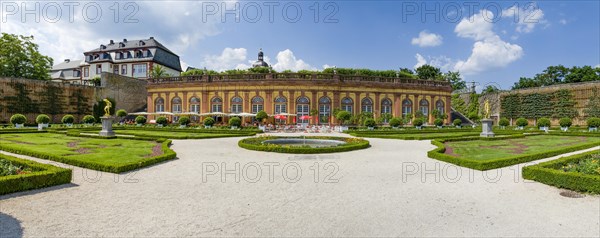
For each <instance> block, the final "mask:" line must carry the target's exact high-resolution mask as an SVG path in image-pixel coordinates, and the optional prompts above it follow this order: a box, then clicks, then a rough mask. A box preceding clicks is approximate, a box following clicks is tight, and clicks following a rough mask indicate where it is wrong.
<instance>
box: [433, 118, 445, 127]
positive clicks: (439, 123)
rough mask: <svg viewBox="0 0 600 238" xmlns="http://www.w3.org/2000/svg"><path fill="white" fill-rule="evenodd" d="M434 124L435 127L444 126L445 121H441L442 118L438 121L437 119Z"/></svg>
mask: <svg viewBox="0 0 600 238" xmlns="http://www.w3.org/2000/svg"><path fill="white" fill-rule="evenodd" d="M433 124H434V125H436V126H443V125H444V120H443V119H440V118H438V119H435V120H434V121H433Z"/></svg>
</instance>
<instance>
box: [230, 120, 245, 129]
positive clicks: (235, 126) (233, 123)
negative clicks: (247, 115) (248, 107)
mask: <svg viewBox="0 0 600 238" xmlns="http://www.w3.org/2000/svg"><path fill="white" fill-rule="evenodd" d="M229 126H230V127H231V129H232V130H236V129H238V128H240V127H241V126H242V119H240V118H239V117H232V118H230V119H229Z"/></svg>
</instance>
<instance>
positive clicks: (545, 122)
mask: <svg viewBox="0 0 600 238" xmlns="http://www.w3.org/2000/svg"><path fill="white" fill-rule="evenodd" d="M537 125H538V127H549V126H550V119H548V118H545V117H542V118H540V119H538V120H537Z"/></svg>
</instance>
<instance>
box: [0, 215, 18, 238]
mask: <svg viewBox="0 0 600 238" xmlns="http://www.w3.org/2000/svg"><path fill="white" fill-rule="evenodd" d="M0 237H2V238H5V237H7V238H8V237H10V238H13V237H23V228H22V227H21V222H19V220H17V219H15V218H14V217H11V216H9V215H6V214H4V213H0Z"/></svg>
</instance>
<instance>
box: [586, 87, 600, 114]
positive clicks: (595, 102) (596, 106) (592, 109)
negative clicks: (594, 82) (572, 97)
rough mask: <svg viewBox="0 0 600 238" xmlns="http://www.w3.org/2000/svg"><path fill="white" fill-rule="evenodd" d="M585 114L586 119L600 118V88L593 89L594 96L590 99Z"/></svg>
mask: <svg viewBox="0 0 600 238" xmlns="http://www.w3.org/2000/svg"><path fill="white" fill-rule="evenodd" d="M583 112H584V113H585V116H586V117H600V95H599V94H598V88H592V96H590V97H589V99H588V103H587V104H586V105H585V109H583Z"/></svg>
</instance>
